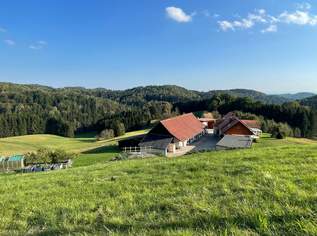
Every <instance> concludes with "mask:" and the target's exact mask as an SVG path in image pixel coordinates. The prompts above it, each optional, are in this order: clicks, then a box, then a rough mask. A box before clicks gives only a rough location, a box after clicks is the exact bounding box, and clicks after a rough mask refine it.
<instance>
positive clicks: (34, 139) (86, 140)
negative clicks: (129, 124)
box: [0, 130, 146, 155]
mask: <svg viewBox="0 0 317 236" xmlns="http://www.w3.org/2000/svg"><path fill="white" fill-rule="evenodd" d="M144 132H146V130H142V131H135V132H129V133H126V134H125V135H124V136H121V137H119V138H114V139H110V140H105V141H99V142H96V139H95V137H94V134H89V135H85V136H79V137H76V138H64V137H60V136H56V135H50V134H36V135H26V136H17V137H9V138H1V139H0V154H1V155H12V154H23V153H26V152H29V151H36V150H37V149H39V148H42V147H46V148H54V149H56V148H60V149H65V150H67V151H70V152H77V153H80V152H85V151H88V150H92V149H97V148H99V147H102V146H104V145H111V144H115V141H117V140H118V139H121V138H126V137H130V136H134V135H138V134H143V133H144Z"/></svg>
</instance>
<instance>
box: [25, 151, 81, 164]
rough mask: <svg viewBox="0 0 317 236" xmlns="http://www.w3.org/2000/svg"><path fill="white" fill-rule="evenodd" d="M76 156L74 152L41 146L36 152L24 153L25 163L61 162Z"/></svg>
mask: <svg viewBox="0 0 317 236" xmlns="http://www.w3.org/2000/svg"><path fill="white" fill-rule="evenodd" d="M75 157H76V154H75V153H68V152H66V151H64V150H50V149H46V148H41V149H39V150H37V151H36V152H30V153H27V154H26V155H25V162H26V164H27V165H28V164H36V163H43V164H49V163H51V164H54V163H59V162H63V161H66V160H69V159H74V158H75Z"/></svg>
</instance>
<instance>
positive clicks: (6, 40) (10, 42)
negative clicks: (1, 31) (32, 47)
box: [3, 39, 16, 46]
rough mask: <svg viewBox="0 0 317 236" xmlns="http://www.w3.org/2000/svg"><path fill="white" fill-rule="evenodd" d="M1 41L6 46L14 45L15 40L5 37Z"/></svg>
mask: <svg viewBox="0 0 317 236" xmlns="http://www.w3.org/2000/svg"><path fill="white" fill-rule="evenodd" d="M3 42H4V43H5V44H7V45H8V46H15V44H16V43H15V41H13V40H11V39H5V40H3Z"/></svg>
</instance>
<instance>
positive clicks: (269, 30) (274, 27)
mask: <svg viewBox="0 0 317 236" xmlns="http://www.w3.org/2000/svg"><path fill="white" fill-rule="evenodd" d="M261 32H262V33H263V34H265V33H275V32H277V25H270V26H268V27H267V28H265V29H264V30H262V31H261Z"/></svg>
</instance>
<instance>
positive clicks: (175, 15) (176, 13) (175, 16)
mask: <svg viewBox="0 0 317 236" xmlns="http://www.w3.org/2000/svg"><path fill="white" fill-rule="evenodd" d="M165 11H166V15H167V16H168V17H169V18H170V19H172V20H175V21H177V22H180V23H187V22H190V21H192V15H188V14H186V13H185V12H184V11H183V9H181V8H178V7H167V8H166V9H165Z"/></svg>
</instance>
